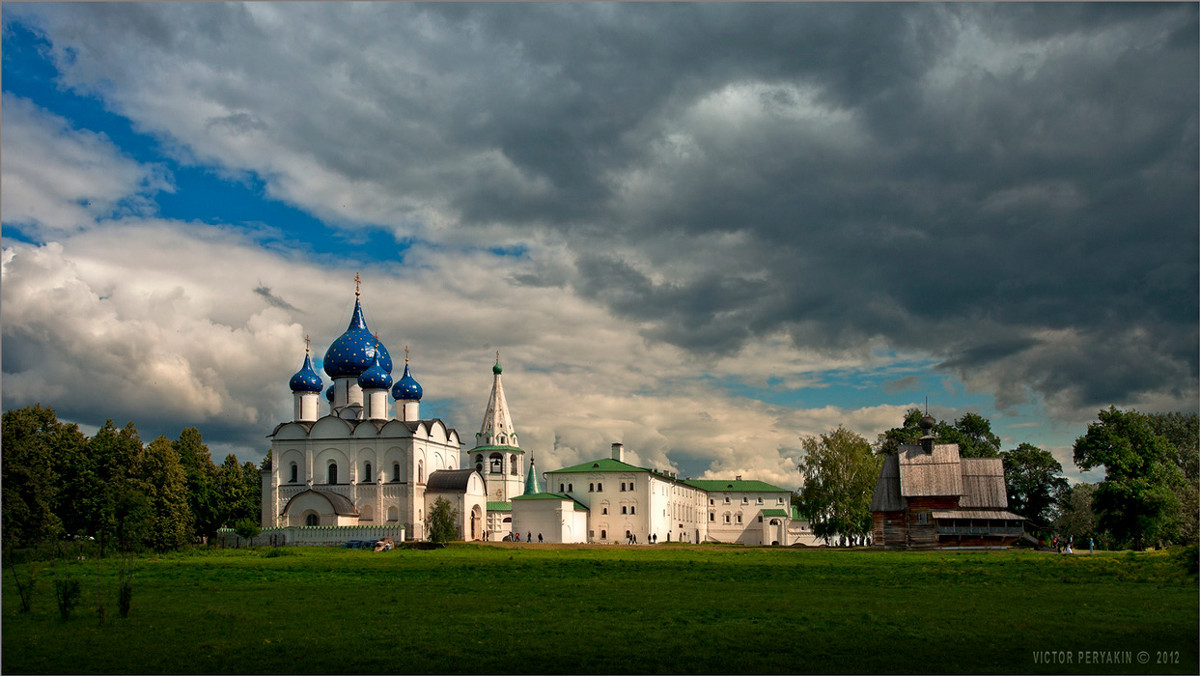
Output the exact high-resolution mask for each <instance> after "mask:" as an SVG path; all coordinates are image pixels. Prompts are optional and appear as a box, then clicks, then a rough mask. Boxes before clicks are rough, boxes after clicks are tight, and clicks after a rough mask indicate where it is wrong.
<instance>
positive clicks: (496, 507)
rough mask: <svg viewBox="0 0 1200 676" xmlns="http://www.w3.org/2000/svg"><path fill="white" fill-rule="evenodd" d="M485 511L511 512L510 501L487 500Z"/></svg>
mask: <svg viewBox="0 0 1200 676" xmlns="http://www.w3.org/2000/svg"><path fill="white" fill-rule="evenodd" d="M487 511H489V512H511V511H512V503H511V502H489V503H487Z"/></svg>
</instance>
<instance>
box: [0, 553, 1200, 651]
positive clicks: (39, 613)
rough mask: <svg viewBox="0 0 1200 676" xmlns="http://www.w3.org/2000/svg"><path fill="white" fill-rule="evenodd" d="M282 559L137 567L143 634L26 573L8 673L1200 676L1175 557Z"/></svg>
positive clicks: (91, 580)
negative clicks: (66, 607) (70, 610)
mask: <svg viewBox="0 0 1200 676" xmlns="http://www.w3.org/2000/svg"><path fill="white" fill-rule="evenodd" d="M270 552H271V550H267V549H259V550H208V551H203V550H196V551H190V552H181V553H177V554H168V555H164V556H161V557H154V556H150V557H143V558H138V559H136V560H135V561H134V573H133V581H134V587H133V588H134V596H133V606H132V612H131V614H130V616H129V617H128V618H125V619H122V618H119V617H117V616H116V615H117V568H118V561H117V560H115V559H108V560H104V561H100V562H97V561H93V560H87V561H73V562H71V563H70V564H69V566H68V568H69V570H70V572H71V574H72V575H73V576H74V577H75V578H77V579H79V580H80V581H81V582H82V584H83V601H82V603H81V605H80V606H79V608H78V609H77V610H76V611H75V615H74V616H73V617H72V619H71V620H69V621H68V622H62V621H61V620H60V619H58V613H57V607H56V605H55V600H54V593H53V586H52V581H51V573H50V569H49V566H48V564H25V565H35V566H36V568H35V570H36V571H37V572H36V575H37V587H36V595H35V597H34V600H33V610H32V612H31V613H22V612H21V604H20V598H19V596H18V594H17V591H16V586H15V584H14V583H13V576H12V571H10V570H8V569H6V570H5V571H4V581H3V625H2V631H3V652H2V657H0V660H2V662H0V667H2V669H3V671H4V673H6V674H16V673H80V672H83V673H345V672H349V673H627V672H633V673H829V672H835V673H836V672H852V673H1059V672H1071V673H1135V674H1138V673H1196V672H1197V670H1198V664H1200V658H1198V656H1197V631H1198V630H1200V617H1198V610H1197V607H1198V598H1200V597H1198V590H1197V582H1196V579H1195V578H1194V577H1193V576H1191V575H1189V574H1188V573H1187V572H1185V571H1184V569H1183V567H1182V566H1181V565H1180V563H1179V562H1178V561H1176V560H1174V559H1172V558H1171V557H1170V556H1169V555H1167V554H1165V553H1158V552H1150V553H1138V554H1134V553H1120V554H1108V553H1104V554H1101V553H1097V554H1095V555H1094V556H1089V555H1086V554H1083V555H1076V556H1061V555H1055V554H1046V553H1033V552H1017V551H1012V552H966V551H961V552H933V553H914V552H877V551H859V550H855V551H848V550H804V549H780V548H773V549H752V548H740V547H699V548H683V547H674V546H659V547H584V548H576V549H554V548H550V547H545V548H542V547H538V546H527V545H518V546H515V547H512V546H499V545H495V546H486V545H485V546H472V545H460V546H454V547H451V548H449V549H442V550H431V551H415V550H397V551H393V552H386V553H380V554H374V553H371V552H364V551H354V550H344V549H324V548H298V547H297V548H288V549H286V550H281V552H282V554H283V555H270ZM61 566H62V564H60V568H59V572H60V574H61V572H62V567H61ZM19 570H26V568H25V567H24V565H23V566H22V567H21V568H19ZM97 591H99V593H100V594H101V599H102V600H103V602H104V604H105V606H106V610H107V615H108V617H107V619H106V621H105V623H104V624H103V625H100V624H99V622H98V616H97V612H96V598H97V596H96V595H97ZM1048 651H1049V653H1050V654H1047V652H1048ZM1093 651H1118V653H1117V654H1116V657H1117V658H1118V659H1122V660H1123V659H1125V655H1124V654H1123V653H1124V652H1125V651H1128V657H1129V658H1130V659H1131V660H1132V661H1131V663H1124V662H1122V663H1119V664H1103V663H1101V664H1096V663H1086V662H1085V663H1083V664H1080V660H1081V659H1086V658H1087V657H1089V656H1090V657H1091V658H1092V659H1093V660H1094V659H1096V658H1097V657H1098V656H1099V657H1101V658H1103V657H1105V654H1103V653H1101V654H1097V653H1094V652H1093ZM1139 653H1144V654H1145V655H1147V656H1148V657H1147V658H1146V659H1147V661H1146V663H1145V664H1142V663H1141V662H1140V660H1139V659H1138V657H1139ZM1047 658H1049V659H1051V660H1054V661H1053V662H1051V663H1046V661H1045V660H1046V659H1047ZM1066 659H1070V660H1071V662H1070V663H1064V662H1065V660H1066ZM1039 660H1040V661H1039Z"/></svg>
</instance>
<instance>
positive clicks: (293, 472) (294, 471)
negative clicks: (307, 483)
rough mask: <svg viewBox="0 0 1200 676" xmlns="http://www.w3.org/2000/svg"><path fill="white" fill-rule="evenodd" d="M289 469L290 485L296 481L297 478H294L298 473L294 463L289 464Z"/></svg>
mask: <svg viewBox="0 0 1200 676" xmlns="http://www.w3.org/2000/svg"><path fill="white" fill-rule="evenodd" d="M291 469H292V478H291V479H289V481H290V482H291V483H296V481H297V478H296V477H297V473H298V472H299V468H297V467H296V463H294V462H293V463H292V464H291Z"/></svg>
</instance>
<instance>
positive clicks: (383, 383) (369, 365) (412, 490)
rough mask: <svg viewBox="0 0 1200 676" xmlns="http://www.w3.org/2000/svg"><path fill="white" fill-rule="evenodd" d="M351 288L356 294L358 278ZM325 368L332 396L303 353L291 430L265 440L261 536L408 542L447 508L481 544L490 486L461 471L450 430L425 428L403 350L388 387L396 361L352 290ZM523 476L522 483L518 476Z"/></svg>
mask: <svg viewBox="0 0 1200 676" xmlns="http://www.w3.org/2000/svg"><path fill="white" fill-rule="evenodd" d="M355 281H356V287H357V282H358V278H357V276H356V278H355ZM321 366H322V369H323V370H324V372H325V375H327V376H328V377H329V378H330V379H331V380H332V384H331V385H330V386H329V388H328V389H324V382H323V381H322V379H321V376H320V375H319V374H318V373H317V370H316V369H315V368H314V367H313V363H312V357H311V355H310V354H309V352H308V350H306V351H305V355H304V363H303V365H302V366H301V368H300V370H299V371H297V372H296V374H295V375H294V376H292V378H291V380H290V381H289V386H290V388H291V391H292V397H293V402H294V407H293V420H291V421H289V422H284V423H281V424H279V425H278V426H276V428H275V429H274V431H272V432H271V434H270V435H269V438H270V439H271V458H272V462H271V465H270V468H269V469H268V470H265V471H264V472H263V501H262V525H263V527H264V528H275V527H281V526H364V525H367V526H395V527H403V528H404V530H405V533H406V534H407V535H406V537H408V538H410V539H424V537H425V515H426V514H427V513H428V511H429V509H430V508H431V507H432V506H433V503H434V502H436V501H437V499H438V498H443V499H446V500H448V501H449V502H450V503H451V505H453V506H454V508H455V509H456V510H457V511H458V514H459V519H460V523H459V531H460V533H461V534H462V536H463V537H464V538H465V539H468V540H473V539H480V538H482V537H483V531H484V523H485V521H484V520H485V518H486V508H487V498H488V496H487V482H486V481H485V480H484V478H483V476H482V475H481V473H480V472H478V471H476V469H475V468H473V467H471V466H469V465H467V466H464V465H466V463H464V462H463V460H465V459H466V456H465V455H464V453H463V451H462V444H461V442H460V440H459V437H458V433H457V432H456V431H455V430H454V429H453V428H450V427H448V426H447V425H446V424H445V423H444V422H442V421H441V420H439V419H437V418H431V419H422V418H421V415H420V405H421V396H422V394H423V392H422V388H421V385H420V384H419V383H418V382H417V380H416V378H414V377H413V375H412V371H411V370H410V367H409V363H408V350H407V348H406V349H405V358H404V374H403V375H402V376H401V377H400V379H399V380H397V381H395V382H394V383H393V379H392V368H393V365H392V357H391V355H390V354H389V353H388V350H387V348H386V347H385V346H384V344H383V342H381V341H380V339H379V337H378V336H376V335H374V334H372V333H371V331H370V330H369V329H368V328H367V321H366V318H365V317H364V315H363V309H362V299H361V291H360V289H358V288H356V289H355V300H354V312H353V313H352V315H351V317H350V325H349V326H348V327H346V331H345V332H344V333H342V335H341V336H339V337H338V338H337V339H336V340H334V341H333V343H332V344H331V345H330V346H329V349H328V350H326V352H325V358H324V359H323V360H322V364H321ZM322 391H324V393H325V399H326V403H325V405H324V407H323V406H322V404H321V401H320V400H321V393H322ZM322 408H324V409H325V410H324V415H322V410H321V409H322ZM505 408H506V410H505V414H507V407H505ZM510 434H511V432H510ZM512 437H513V439H512V442H513V447H514V449H515V434H513V435H512ZM515 450H517V451H519V449H515ZM509 455H510V456H511V457H512V458H516V457H517V455H516V453H512V454H509ZM519 475H520V477H522V478H523V477H524V470H523V468H522V469H521V470H520V473H519Z"/></svg>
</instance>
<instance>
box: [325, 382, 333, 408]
mask: <svg viewBox="0 0 1200 676" xmlns="http://www.w3.org/2000/svg"><path fill="white" fill-rule="evenodd" d="M325 398H326V399H328V400H329V403H331V404H332V403H333V385H330V386H329V389H328V390H325Z"/></svg>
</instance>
